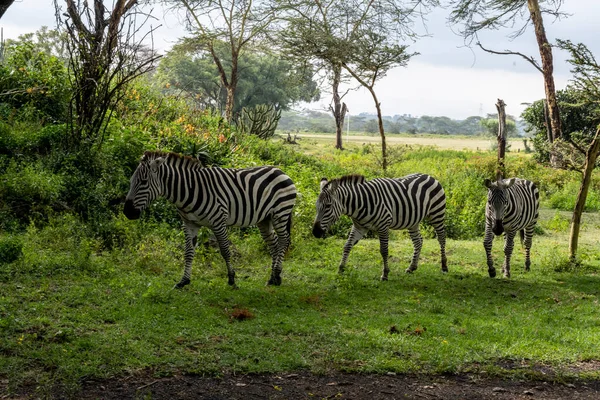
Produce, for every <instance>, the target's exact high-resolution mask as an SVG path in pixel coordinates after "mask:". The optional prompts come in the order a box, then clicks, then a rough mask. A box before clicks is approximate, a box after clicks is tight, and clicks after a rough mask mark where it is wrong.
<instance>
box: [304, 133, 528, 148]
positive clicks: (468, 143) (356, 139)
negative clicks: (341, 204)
mask: <svg viewBox="0 0 600 400" xmlns="http://www.w3.org/2000/svg"><path fill="white" fill-rule="evenodd" d="M298 136H299V137H300V138H311V139H317V140H319V141H320V140H326V141H332V142H333V141H334V140H335V135H333V134H317V133H303V134H299V135H298ZM386 140H387V143H388V144H390V145H396V144H407V145H411V146H435V147H438V148H440V149H449V150H471V151H487V150H490V149H491V146H492V142H493V141H494V139H491V138H490V139H481V138H468V137H453V136H429V135H428V136H424V135H411V136H404V135H393V134H389V135H387V136H386ZM343 141H344V142H353V143H379V142H380V138H379V136H378V135H354V134H350V135H344V137H343ZM509 143H510V146H511V147H510V150H511V151H515V152H516V151H523V150H525V146H524V145H523V140H522V139H514V140H509Z"/></svg>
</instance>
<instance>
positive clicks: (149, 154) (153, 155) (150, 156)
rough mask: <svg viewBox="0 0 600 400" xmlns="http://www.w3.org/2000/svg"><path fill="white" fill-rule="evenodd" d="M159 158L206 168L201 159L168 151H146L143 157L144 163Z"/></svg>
mask: <svg viewBox="0 0 600 400" xmlns="http://www.w3.org/2000/svg"><path fill="white" fill-rule="evenodd" d="M159 157H165V158H170V159H172V160H173V159H178V160H181V159H183V160H188V161H189V162H190V163H192V164H198V165H200V166H203V167H204V163H203V162H202V161H200V160H199V159H197V158H195V157H191V156H183V155H181V154H177V153H173V152H166V151H158V150H156V151H145V152H144V156H143V157H142V161H148V160H155V159H157V158H159Z"/></svg>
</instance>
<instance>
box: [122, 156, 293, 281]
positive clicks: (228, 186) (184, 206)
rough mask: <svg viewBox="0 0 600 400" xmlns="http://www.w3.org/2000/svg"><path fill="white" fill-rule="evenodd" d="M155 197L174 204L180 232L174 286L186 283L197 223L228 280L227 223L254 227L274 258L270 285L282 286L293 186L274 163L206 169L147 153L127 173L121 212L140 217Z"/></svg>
mask: <svg viewBox="0 0 600 400" xmlns="http://www.w3.org/2000/svg"><path fill="white" fill-rule="evenodd" d="M157 197H164V198H166V199H167V200H169V201H171V202H172V203H174V204H175V205H176V206H177V209H178V211H179V214H180V215H181V219H182V220H183V225H184V231H185V269H184V272H183V277H182V278H181V280H180V282H179V283H178V284H177V285H175V287H176V288H182V287H183V286H185V285H187V284H188V283H190V274H191V268H192V261H193V259H194V252H195V247H196V241H197V235H198V231H199V229H200V227H202V226H207V227H210V228H211V229H212V230H213V232H214V234H215V236H216V238H217V241H218V243H219V249H220V252H221V255H222V256H223V258H224V259H225V264H227V274H228V276H229V284H230V285H232V286H235V270H234V269H233V267H232V266H231V263H230V258H231V252H230V250H229V239H228V238H227V227H228V226H239V227H247V226H253V225H256V226H258V228H259V230H260V233H261V235H262V237H263V239H264V240H265V242H266V243H267V244H268V246H269V251H270V253H271V257H272V260H273V263H272V266H271V269H272V271H271V278H270V279H269V282H268V283H269V284H270V285H280V284H281V264H282V260H283V256H284V253H285V251H286V250H287V248H288V246H289V244H290V229H291V218H292V208H293V207H294V204H295V202H296V187H295V186H294V183H293V182H292V180H291V179H290V177H289V176H287V175H285V174H284V173H283V172H282V171H281V170H279V169H277V168H275V167H268V166H265V167H255V168H246V169H228V168H217V167H212V168H206V167H204V166H203V165H202V164H201V163H200V162H199V161H198V160H196V159H193V158H191V157H183V156H180V155H177V154H174V153H163V152H146V153H144V156H143V157H142V160H141V161H140V164H139V165H138V167H137V169H136V170H135V172H134V174H133V176H132V177H131V183H130V189H129V193H128V194H127V198H126V201H125V208H124V210H123V212H124V213H125V215H126V216H127V218H129V219H137V218H139V216H140V214H141V212H142V210H143V209H145V208H146V207H148V205H149V204H150V203H151V202H152V201H153V200H154V199H156V198H157Z"/></svg>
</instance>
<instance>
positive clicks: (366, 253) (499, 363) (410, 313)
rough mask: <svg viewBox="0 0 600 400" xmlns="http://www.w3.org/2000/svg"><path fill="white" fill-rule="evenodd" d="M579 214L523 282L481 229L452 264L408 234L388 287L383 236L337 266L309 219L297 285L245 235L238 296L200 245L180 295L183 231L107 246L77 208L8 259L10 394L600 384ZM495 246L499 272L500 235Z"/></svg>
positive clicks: (5, 322) (595, 295) (0, 324)
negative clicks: (170, 379) (213, 382)
mask: <svg viewBox="0 0 600 400" xmlns="http://www.w3.org/2000/svg"><path fill="white" fill-rule="evenodd" d="M303 146H304V145H303ZM312 150H313V151H314V152H315V153H317V154H323V153H326V152H327V150H326V149H324V148H313V149H312ZM292 178H294V179H298V181H300V177H298V178H296V177H295V176H292ZM569 218H570V213H568V212H560V211H556V210H553V209H547V208H546V209H544V210H542V213H541V221H540V226H541V228H542V231H543V232H544V233H543V234H541V235H537V236H535V237H534V244H533V248H532V266H531V272H529V273H525V272H524V271H523V263H524V260H523V254H522V253H521V251H520V246H519V245H517V246H516V249H515V254H514V255H513V264H512V265H513V267H512V278H511V279H510V280H508V279H504V278H496V279H490V278H489V277H488V275H487V267H486V266H485V254H484V251H483V246H482V243H481V239H477V240H449V242H448V245H447V248H448V262H449V273H447V274H442V273H441V271H440V265H439V248H438V245H437V241H436V240H435V239H427V240H426V241H425V244H424V248H423V252H422V257H421V264H420V266H419V269H418V270H417V271H416V272H415V273H413V274H410V275H407V274H405V273H404V272H403V271H404V269H405V268H406V267H407V265H408V263H409V260H410V257H411V254H412V245H411V242H410V239H409V238H408V236H407V235H406V234H405V233H403V232H397V233H394V235H393V236H392V240H391V244H390V256H391V263H390V268H391V272H390V280H389V281H388V282H381V281H380V280H379V276H380V274H381V265H382V264H381V259H380V256H379V245H378V242H377V240H374V239H365V240H363V241H361V242H360V243H359V244H358V245H357V246H356V247H355V248H354V250H353V251H352V253H351V255H350V259H349V263H348V269H347V271H346V273H345V274H343V275H338V274H337V265H338V263H339V260H340V257H341V252H342V247H343V243H344V240H343V239H341V238H338V237H329V238H327V239H324V240H318V239H315V238H312V237H310V236H308V235H298V232H299V231H300V230H301V229H304V227H300V226H295V227H294V234H295V237H294V238H293V245H292V248H291V249H290V251H289V253H288V255H287V257H286V260H285V262H284V270H283V275H282V276H283V284H282V286H280V287H267V286H265V283H266V281H267V279H268V276H269V273H270V271H269V269H268V267H267V266H268V265H269V261H270V260H269V256H268V252H267V249H266V247H265V245H264V244H263V243H262V241H261V239H260V235H259V234H258V232H257V230H256V229H247V230H234V232H233V234H232V238H231V239H232V242H233V245H234V259H233V263H234V266H235V267H236V268H237V276H238V282H237V283H238V286H239V290H232V289H231V288H229V287H228V286H227V284H226V269H225V266H224V262H223V261H222V259H221V257H220V255H219V254H218V251H217V250H215V249H213V248H211V247H205V246H203V245H201V246H199V249H198V251H197V256H196V259H195V262H194V267H193V274H192V284H191V285H189V286H188V287H186V288H185V289H184V290H181V291H177V290H172V289H171V288H172V286H173V284H174V283H176V282H177V281H178V280H179V278H180V276H181V273H182V266H183V234H182V233H181V232H180V230H178V229H174V228H173V227H170V226H167V225H166V224H159V223H155V222H149V221H146V222H144V221H128V220H126V219H125V218H124V217H123V216H122V215H121V216H119V217H118V226H119V227H120V229H121V230H122V231H123V232H128V236H127V237H126V239H125V240H124V243H122V246H120V247H118V248H115V249H113V250H106V249H103V250H99V249H100V248H101V247H100V244H99V243H98V241H97V240H96V239H92V238H89V237H86V236H85V235H83V234H82V229H81V226H80V222H79V221H78V220H77V219H76V218H74V217H69V216H59V217H55V218H51V219H50V222H49V224H48V225H47V226H45V227H43V228H36V227H34V226H31V227H30V228H29V229H28V230H27V232H24V233H23V234H22V235H20V236H19V239H20V240H21V241H22V243H23V256H22V257H21V258H20V259H19V260H18V261H15V262H13V263H10V264H0V355H1V357H0V377H1V378H2V379H3V382H6V384H5V387H6V388H7V389H8V390H14V389H15V388H17V387H19V386H20V385H24V384H29V385H34V386H35V387H36V388H37V391H38V394H39V395H40V397H43V396H44V394H47V393H50V392H51V391H52V390H53V388H55V387H56V386H57V385H59V386H61V387H62V388H63V390H64V391H65V392H66V393H70V392H71V393H75V392H76V390H77V387H78V384H79V383H80V382H81V381H82V380H83V379H88V378H98V377H110V376H119V375H123V374H128V373H131V372H134V371H138V370H146V371H151V373H152V374H154V375H156V376H165V375H172V374H177V373H188V374H199V375H219V374H222V373H224V372H235V373H260V372H274V373H279V372H289V371H294V370H299V369H303V370H309V371H312V372H316V373H324V372H327V371H331V370H338V371H355V372H382V373H383V372H397V373H460V372H465V371H477V372H482V373H487V374H493V375H501V376H508V377H529V378H535V377H537V376H539V375H540V374H542V372H540V371H544V370H552V371H553V372H554V373H556V374H557V376H558V378H559V379H561V378H568V377H584V378H593V379H599V378H600V375H599V374H598V371H597V370H594V369H588V368H586V367H585V366H586V365H587V363H588V362H590V365H593V364H592V363H591V362H592V361H594V360H600V347H599V346H598V343H600V319H599V318H598V307H599V305H598V300H599V296H600V275H599V272H600V239H599V238H600V215H598V214H597V213H586V214H585V218H584V224H583V231H582V236H581V241H580V252H579V255H580V262H581V264H580V265H579V266H577V267H575V266H573V265H570V264H569V263H567V262H566V261H565V260H566V256H567V238H568V228H569ZM494 256H495V259H496V267H497V268H498V269H499V268H501V261H502V260H501V259H502V242H501V240H500V239H497V240H496V241H495V243H494ZM499 275H500V274H499ZM0 387H2V386H1V385H0Z"/></svg>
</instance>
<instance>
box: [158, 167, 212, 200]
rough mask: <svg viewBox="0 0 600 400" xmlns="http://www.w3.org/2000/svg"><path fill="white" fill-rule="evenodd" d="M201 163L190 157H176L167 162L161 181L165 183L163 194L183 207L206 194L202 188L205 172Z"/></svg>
mask: <svg viewBox="0 0 600 400" xmlns="http://www.w3.org/2000/svg"><path fill="white" fill-rule="evenodd" d="M204 169H205V168H203V167H202V166H201V165H200V164H199V163H197V162H195V161H194V160H191V159H188V158H175V159H172V160H169V161H168V162H166V163H165V165H164V168H162V170H161V172H162V176H161V181H162V183H163V187H162V189H163V190H162V196H163V197H164V198H166V199H167V200H169V201H170V202H172V203H173V204H175V205H176V206H177V207H178V208H180V209H183V208H185V207H186V206H187V205H189V203H190V199H191V198H194V199H195V201H196V202H197V201H198V200H199V199H200V197H203V196H205V195H206V192H205V191H204V190H201V188H202V187H204V186H205V185H204V184H203V181H204V180H205V176H204V175H205V174H204V173H203V170H204Z"/></svg>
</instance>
